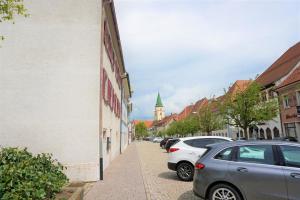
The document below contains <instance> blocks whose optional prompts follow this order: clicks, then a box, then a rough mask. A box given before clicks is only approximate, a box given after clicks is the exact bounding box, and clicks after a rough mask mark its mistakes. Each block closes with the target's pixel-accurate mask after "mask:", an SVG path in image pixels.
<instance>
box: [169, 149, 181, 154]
mask: <svg viewBox="0 0 300 200" xmlns="http://www.w3.org/2000/svg"><path fill="white" fill-rule="evenodd" d="M178 150H179V148H170V150H169V152H170V153H172V152H175V151H178Z"/></svg>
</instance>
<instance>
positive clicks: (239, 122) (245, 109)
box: [220, 82, 278, 133]
mask: <svg viewBox="0 0 300 200" xmlns="http://www.w3.org/2000/svg"><path fill="white" fill-rule="evenodd" d="M260 94H261V86H260V85H259V84H258V83H256V82H253V83H251V84H250V85H249V86H248V87H247V88H246V89H245V90H244V91H241V92H238V93H236V94H234V95H233V94H228V93H227V94H226V95H225V97H226V98H225V100H224V102H223V103H222V104H221V105H220V108H221V109H220V110H221V113H222V115H223V117H224V119H225V120H226V121H227V123H228V124H230V125H232V126H236V127H241V128H242V129H243V130H244V133H247V130H248V128H250V127H251V126H254V125H257V124H259V123H261V122H264V121H267V120H271V119H273V118H274V117H276V115H277V113H278V102H277V99H272V100H269V101H262V99H261V96H260Z"/></svg>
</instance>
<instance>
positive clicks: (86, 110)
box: [0, 0, 131, 181]
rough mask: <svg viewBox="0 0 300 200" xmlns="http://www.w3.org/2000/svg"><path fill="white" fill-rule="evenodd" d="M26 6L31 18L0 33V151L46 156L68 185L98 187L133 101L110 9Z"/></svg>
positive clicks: (95, 2)
mask: <svg viewBox="0 0 300 200" xmlns="http://www.w3.org/2000/svg"><path fill="white" fill-rule="evenodd" d="M25 6H26V7H27V8H28V10H29V11H30V17H29V18H26V19H18V20H17V22H16V24H14V25H13V24H3V25H1V26H2V27H3V29H2V30H1V32H2V34H3V35H5V36H7V37H6V40H5V41H4V42H2V45H1V46H2V47H1V48H0V71H1V73H0V95H1V97H0V99H1V100H0V110H1V112H0V146H2V147H8V146H10V147H16V146H18V147H27V148H28V149H29V151H31V152H33V153H41V152H45V153H52V154H53V156H54V158H56V159H58V160H59V161H60V162H61V163H62V164H64V165H65V166H66V167H67V170H66V174H67V176H68V177H69V178H70V180H71V181H96V180H99V179H102V178H103V174H105V173H103V172H104V169H105V168H107V167H108V166H109V163H110V161H112V160H113V159H114V158H115V157H116V156H117V155H119V154H120V152H121V150H122V146H123V148H124V146H125V144H123V143H122V141H124V140H125V139H123V140H122V135H121V130H124V129H126V127H125V128H124V129H122V128H121V127H122V116H123V115H122V113H125V111H124V109H127V108H128V106H127V105H126V104H128V102H129V99H130V96H131V92H130V86H124V85H126V84H124V83H123V82H126V79H127V81H128V85H129V78H128V76H127V75H126V70H125V66H124V61H123V56H122V48H121V44H120V37H119V32H118V27H117V22H116V16H115V12H114V4H113V1H101V0H91V1H80V0H74V1H72V2H71V1H58V0H53V1H51V3H49V1H46V0H41V1H26V2H25ZM122 80H124V81H123V82H122ZM128 88H129V89H128ZM122 91H126V92H125V93H127V94H126V95H124V97H123V99H122ZM129 94H130V95H129ZM123 100H124V101H123ZM122 105H125V106H124V107H123V106H122ZM122 110H123V111H122ZM129 113H130V110H127V113H126V114H125V115H127V116H128V114H129ZM125 120H126V119H124V121H125ZM126 123H127V122H125V124H126ZM125 126H126V125H125ZM124 134H128V131H127V133H125V132H124ZM126 137H128V136H126ZM126 137H125V136H124V138H126Z"/></svg>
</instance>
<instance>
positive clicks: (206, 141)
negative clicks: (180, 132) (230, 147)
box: [183, 138, 227, 148]
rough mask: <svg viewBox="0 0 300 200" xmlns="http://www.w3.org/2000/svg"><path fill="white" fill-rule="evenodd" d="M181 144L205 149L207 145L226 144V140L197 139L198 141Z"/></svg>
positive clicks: (192, 140)
mask: <svg viewBox="0 0 300 200" xmlns="http://www.w3.org/2000/svg"><path fill="white" fill-rule="evenodd" d="M183 142H184V143H185V144H187V145H189V146H192V147H196V148H206V146H207V145H209V144H215V143H220V142H227V140H224V139H220V138H198V139H190V140H185V141H183Z"/></svg>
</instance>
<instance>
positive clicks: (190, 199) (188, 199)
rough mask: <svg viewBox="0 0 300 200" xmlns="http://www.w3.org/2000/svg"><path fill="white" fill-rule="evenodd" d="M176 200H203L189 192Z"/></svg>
mask: <svg viewBox="0 0 300 200" xmlns="http://www.w3.org/2000/svg"><path fill="white" fill-rule="evenodd" d="M177 200H203V199H201V198H199V197H197V196H195V195H194V193H193V191H192V190H190V191H187V192H185V193H183V194H182V195H180V196H179V197H178V199H177Z"/></svg>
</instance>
